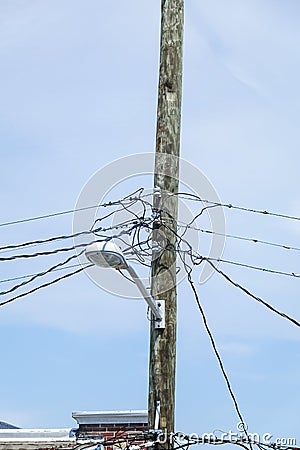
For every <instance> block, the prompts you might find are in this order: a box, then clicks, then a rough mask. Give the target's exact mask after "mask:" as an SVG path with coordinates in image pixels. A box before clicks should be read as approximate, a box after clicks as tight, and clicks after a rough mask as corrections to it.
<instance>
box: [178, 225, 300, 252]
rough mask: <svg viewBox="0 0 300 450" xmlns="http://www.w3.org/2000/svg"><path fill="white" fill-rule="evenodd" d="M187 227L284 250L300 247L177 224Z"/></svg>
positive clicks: (180, 226)
mask: <svg viewBox="0 0 300 450" xmlns="http://www.w3.org/2000/svg"><path fill="white" fill-rule="evenodd" d="M185 227H188V228H189V229H190V230H195V231H200V232H201V233H207V234H213V235H215V236H223V237H226V238H231V239H238V240H241V241H248V242H253V243H255V244H264V245H270V246H273V247H280V248H283V249H285V250H296V251H300V247H293V246H291V245H286V244H277V243H274V242H270V241H263V240H260V239H256V238H247V237H245V236H236V235H234V234H226V233H217V232H216V231H212V230H204V229H202V228H197V227H193V226H189V225H188V224H179V225H178V228H185Z"/></svg>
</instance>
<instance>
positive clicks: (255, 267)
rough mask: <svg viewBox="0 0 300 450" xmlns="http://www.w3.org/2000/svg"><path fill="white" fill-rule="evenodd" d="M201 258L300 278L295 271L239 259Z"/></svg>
mask: <svg viewBox="0 0 300 450" xmlns="http://www.w3.org/2000/svg"><path fill="white" fill-rule="evenodd" d="M200 258H204V259H205V260H206V261H208V260H210V261H216V262H222V263H225V264H231V265H233V266H239V267H246V268H247V269H253V270H259V271H261V272H268V273H273V274H276V275H285V276H287V277H292V278H300V274H297V273H295V272H283V271H281V270H273V269H268V268H265V267H258V266H252V265H251V264H244V263H240V262H237V261H229V260H227V259H222V258H210V257H205V256H200Z"/></svg>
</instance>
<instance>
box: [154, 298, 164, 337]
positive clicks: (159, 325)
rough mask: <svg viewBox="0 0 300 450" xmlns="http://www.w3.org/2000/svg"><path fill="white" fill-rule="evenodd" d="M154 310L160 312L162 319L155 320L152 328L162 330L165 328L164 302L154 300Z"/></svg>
mask: <svg viewBox="0 0 300 450" xmlns="http://www.w3.org/2000/svg"><path fill="white" fill-rule="evenodd" d="M155 304H156V308H157V309H158V310H159V311H160V313H161V316H162V319H161V320H159V319H155V322H154V328H156V329H160V330H163V329H164V328H165V327H166V321H165V301H164V300H155Z"/></svg>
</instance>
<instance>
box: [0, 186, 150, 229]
mask: <svg viewBox="0 0 300 450" xmlns="http://www.w3.org/2000/svg"><path fill="white" fill-rule="evenodd" d="M143 192H144V188H140V189H137V190H136V191H134V192H133V193H132V194H129V195H127V196H126V197H124V198H123V199H122V200H129V201H132V200H136V201H138V200H139V199H141V198H142V197H148V196H149V195H151V194H145V195H144V196H142V193H143ZM137 193H139V196H138V197H133V196H134V195H135V194H137ZM122 200H117V201H109V202H106V203H102V204H98V205H93V206H85V207H83V208H77V209H68V210H66V211H60V212H55V213H50V214H44V215H40V216H35V217H29V218H25V219H18V220H13V221H10V222H3V223H0V227H6V226H8V225H17V224H20V223H25V222H32V221H35V220H42V219H49V218H51V217H57V216H63V215H66V214H72V213H74V212H79V211H87V210H89V209H96V208H101V207H103V208H106V207H109V206H115V205H117V204H119V203H120V201H122Z"/></svg>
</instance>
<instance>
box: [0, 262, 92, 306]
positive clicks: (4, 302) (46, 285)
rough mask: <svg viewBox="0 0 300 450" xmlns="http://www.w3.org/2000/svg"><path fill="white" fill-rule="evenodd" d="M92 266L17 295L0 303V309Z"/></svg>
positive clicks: (90, 265)
mask: <svg viewBox="0 0 300 450" xmlns="http://www.w3.org/2000/svg"><path fill="white" fill-rule="evenodd" d="M92 266H93V264H89V265H88V266H86V267H81V268H80V269H77V270H75V271H74V272H71V273H67V274H66V275H63V276H62V277H59V278H55V279H54V280H52V281H50V282H48V283H45V284H42V285H40V286H38V287H35V288H34V289H31V290H30V291H27V292H23V293H22V294H19V295H16V296H15V297H12V298H10V299H9V300H5V301H3V302H0V307H1V306H4V305H7V304H8V303H12V302H14V301H15V300H17V299H19V298H22V297H25V296H26V295H29V294H32V293H33V292H36V291H38V290H39V289H43V288H45V287H48V286H51V285H52V284H55V283H58V282H59V281H61V280H65V279H66V278H69V277H72V276H73V275H76V274H77V273H80V272H82V271H83V270H85V269H86V268H89V267H92Z"/></svg>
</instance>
